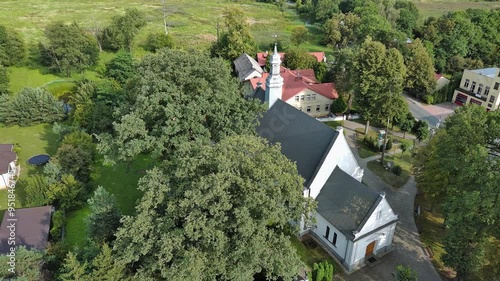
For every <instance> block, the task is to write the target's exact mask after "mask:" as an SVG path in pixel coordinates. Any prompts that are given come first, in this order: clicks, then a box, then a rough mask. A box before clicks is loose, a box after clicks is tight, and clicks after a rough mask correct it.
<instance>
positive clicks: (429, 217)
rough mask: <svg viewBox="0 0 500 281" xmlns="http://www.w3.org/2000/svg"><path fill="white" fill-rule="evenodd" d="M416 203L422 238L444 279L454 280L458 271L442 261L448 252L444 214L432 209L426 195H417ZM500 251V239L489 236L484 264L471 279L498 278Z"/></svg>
mask: <svg viewBox="0 0 500 281" xmlns="http://www.w3.org/2000/svg"><path fill="white" fill-rule="evenodd" d="M415 204H416V205H419V206H420V216H419V217H418V218H417V219H416V221H415V222H416V224H417V227H418V229H419V232H420V239H421V241H422V243H423V244H424V245H425V246H426V247H428V248H430V249H431V251H432V253H433V257H432V263H433V264H434V267H435V268H436V270H437V271H438V272H439V274H440V275H441V277H442V278H443V280H453V279H454V278H455V277H456V273H455V272H454V271H453V269H451V268H449V267H447V266H445V265H444V262H443V261H442V256H443V254H445V252H446V251H445V249H444V245H443V240H444V237H445V235H446V232H447V229H446V228H444V227H443V221H444V218H443V215H442V214H441V212H440V211H439V209H438V208H436V210H434V211H433V212H431V211H430V208H431V204H430V203H429V202H428V201H427V199H426V198H425V195H419V196H417V197H416V198H415ZM499 253H500V239H496V238H495V237H493V236H491V237H489V238H488V241H487V242H486V245H485V256H484V266H483V268H482V269H480V270H479V271H478V272H477V273H476V275H475V276H473V277H471V280H496V279H495V278H497V277H498V272H499V268H500V267H499V265H500V262H499V261H498V257H499Z"/></svg>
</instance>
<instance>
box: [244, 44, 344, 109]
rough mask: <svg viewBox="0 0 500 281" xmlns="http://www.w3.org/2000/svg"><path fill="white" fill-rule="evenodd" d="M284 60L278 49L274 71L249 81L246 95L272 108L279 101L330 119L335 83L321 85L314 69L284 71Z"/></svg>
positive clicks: (273, 66) (275, 55)
mask: <svg viewBox="0 0 500 281" xmlns="http://www.w3.org/2000/svg"><path fill="white" fill-rule="evenodd" d="M281 60H282V53H281V55H280V53H278V52H277V48H276V46H275V48H274V53H273V55H272V57H271V71H270V72H269V73H262V77H255V78H252V79H249V81H248V82H247V84H246V85H244V88H246V90H245V91H246V93H247V96H251V97H254V98H257V99H259V100H261V101H263V102H268V103H269V108H270V107H271V106H272V105H273V103H274V102H275V101H276V100H277V99H280V100H283V101H284V102H286V103H288V104H290V105H291V106H293V107H295V108H296V109H298V110H300V111H302V112H304V113H307V114H308V115H309V116H311V117H325V116H328V115H329V114H330V105H331V104H332V102H333V100H335V99H336V98H338V93H337V91H336V89H335V84H334V83H320V82H319V81H318V80H317V79H316V76H315V75H314V70H313V69H297V70H291V69H288V68H285V67H283V66H281ZM264 64H265V61H264ZM263 81H265V83H263Z"/></svg>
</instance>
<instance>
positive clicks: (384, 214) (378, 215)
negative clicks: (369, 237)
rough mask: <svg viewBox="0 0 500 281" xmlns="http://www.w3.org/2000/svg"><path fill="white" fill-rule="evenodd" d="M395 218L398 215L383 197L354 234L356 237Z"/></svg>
mask: <svg viewBox="0 0 500 281" xmlns="http://www.w3.org/2000/svg"><path fill="white" fill-rule="evenodd" d="M397 218H398V216H397V215H396V214H395V213H394V211H393V210H392V208H391V206H390V205H389V202H387V199H386V198H385V197H384V198H383V199H382V200H381V201H380V203H379V204H378V206H377V208H376V209H375V211H374V212H373V213H372V214H371V216H370V218H368V220H367V221H366V223H365V225H364V226H363V228H362V229H361V230H360V231H359V233H357V234H356V237H360V236H363V235H364V234H366V233H368V232H370V231H372V230H373V229H377V228H379V227H381V226H383V225H384V224H387V223H389V222H391V221H393V220H395V219H397Z"/></svg>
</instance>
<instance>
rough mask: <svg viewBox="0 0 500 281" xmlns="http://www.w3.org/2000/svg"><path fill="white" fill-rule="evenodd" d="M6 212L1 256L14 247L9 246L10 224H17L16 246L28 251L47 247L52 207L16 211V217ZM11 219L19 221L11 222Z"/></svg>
mask: <svg viewBox="0 0 500 281" xmlns="http://www.w3.org/2000/svg"><path fill="white" fill-rule="evenodd" d="M9 214H10V212H9V211H5V213H4V216H3V220H2V226H1V229H0V254H6V253H8V252H10V247H13V246H12V245H9V244H8V238H9V236H10V230H9V229H8V228H7V226H8V225H10V223H15V234H16V236H15V237H16V245H15V246H26V248H27V249H37V250H44V249H45V246H46V245H47V240H48V238H49V230H50V217H51V215H52V206H43V207H36V208H24V209H16V211H15V213H14V214H15V216H13V217H11V216H9ZM9 219H17V220H16V221H11V220H9Z"/></svg>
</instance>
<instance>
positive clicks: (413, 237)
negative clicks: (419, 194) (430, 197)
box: [334, 122, 442, 281]
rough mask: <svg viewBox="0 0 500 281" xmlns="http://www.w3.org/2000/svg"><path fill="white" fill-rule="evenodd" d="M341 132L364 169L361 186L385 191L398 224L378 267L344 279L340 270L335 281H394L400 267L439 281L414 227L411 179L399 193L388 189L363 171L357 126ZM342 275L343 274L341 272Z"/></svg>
mask: <svg viewBox="0 0 500 281" xmlns="http://www.w3.org/2000/svg"><path fill="white" fill-rule="evenodd" d="M345 126H347V127H345V128H344V130H345V132H346V138H347V141H348V143H349V146H350V147H351V149H352V151H353V153H354V155H355V156H356V158H357V160H358V162H359V164H360V165H361V166H362V167H363V168H364V171H365V174H364V177H363V182H364V183H365V184H366V185H367V186H368V187H369V188H371V189H373V190H375V191H377V192H381V191H385V193H386V198H387V201H388V202H389V204H390V205H391V207H392V209H393V210H394V212H396V214H398V216H399V222H398V224H397V227H396V233H395V235H394V241H393V243H394V250H393V251H392V252H390V253H389V254H387V255H385V256H383V257H382V258H381V263H379V264H378V265H375V266H374V267H373V268H369V267H367V266H365V267H363V268H362V269H360V270H358V271H355V272H354V273H352V274H350V275H347V274H346V273H344V272H343V271H342V270H341V269H339V274H337V275H336V277H335V278H334V280H353V281H358V280H363V281H364V280H366V281H370V280H373V281H380V280H383V281H390V280H394V277H393V276H392V273H393V272H394V271H395V267H396V266H397V265H399V264H402V265H405V266H408V265H409V266H410V267H412V268H413V269H415V270H416V271H417V272H418V275H419V278H418V279H419V280H423V281H439V280H442V279H441V277H440V276H439V274H438V273H437V271H436V269H435V268H434V266H433V265H432V262H431V261H430V259H429V258H428V257H427V256H426V255H425V253H424V250H423V246H422V243H421V242H420V237H419V235H418V231H417V227H416V225H415V221H414V217H413V212H414V207H413V204H414V199H415V194H416V191H417V189H416V183H415V180H414V178H413V177H411V178H410V180H409V181H408V182H407V183H406V184H405V185H404V186H403V187H401V188H400V189H398V190H396V189H393V188H392V187H390V186H389V185H387V184H386V183H385V182H384V181H383V180H382V179H380V178H379V177H378V176H376V175H375V174H374V173H373V172H372V171H370V170H369V169H368V168H367V167H366V163H367V161H363V160H362V159H360V158H359V154H358V151H357V150H356V148H355V145H354V140H355V139H354V129H355V128H356V127H358V126H362V125H360V124H356V123H353V122H346V123H345ZM340 271H342V272H340Z"/></svg>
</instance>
